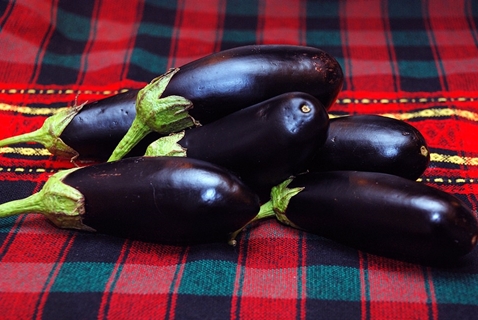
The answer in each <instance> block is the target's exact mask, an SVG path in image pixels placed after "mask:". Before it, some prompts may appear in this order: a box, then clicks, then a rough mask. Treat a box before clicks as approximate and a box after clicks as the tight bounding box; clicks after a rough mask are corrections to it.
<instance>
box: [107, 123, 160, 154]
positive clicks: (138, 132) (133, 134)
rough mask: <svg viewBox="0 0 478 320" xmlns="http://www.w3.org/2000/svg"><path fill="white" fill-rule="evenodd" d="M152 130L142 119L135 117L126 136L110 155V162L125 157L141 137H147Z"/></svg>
mask: <svg viewBox="0 0 478 320" xmlns="http://www.w3.org/2000/svg"><path fill="white" fill-rule="evenodd" d="M151 132H152V130H151V129H150V128H149V127H148V126H147V125H145V124H144V123H143V122H142V121H141V119H139V118H137V117H136V118H134V120H133V123H132V124H131V127H130V128H129V130H128V131H127V132H126V134H125V136H124V137H123V138H122V139H121V141H120V142H119V143H118V145H117V146H116V148H115V149H114V150H113V153H112V154H111V155H110V158H109V159H108V162H111V161H116V160H120V159H121V158H123V157H124V156H125V155H126V154H127V153H128V152H129V151H131V149H133V148H134V146H136V145H137V144H138V143H139V142H140V141H141V139H143V138H144V137H146V135H148V133H151Z"/></svg>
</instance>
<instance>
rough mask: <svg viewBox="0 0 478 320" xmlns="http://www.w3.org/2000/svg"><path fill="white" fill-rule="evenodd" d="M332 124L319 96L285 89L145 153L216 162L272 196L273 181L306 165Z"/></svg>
mask: <svg viewBox="0 0 478 320" xmlns="http://www.w3.org/2000/svg"><path fill="white" fill-rule="evenodd" d="M328 123H329V117H328V114H327V111H326V110H325V108H324V106H323V105H322V104H321V103H320V101H319V100H317V99H316V98H314V97H313V96H311V95H309V94H306V93H302V92H291V93H284V94H282V95H279V96H277V97H274V98H271V99H268V100H266V101H264V102H260V103H258V104H256V105H254V106H251V107H248V108H245V109H242V110H239V111H236V112H234V113H232V114H230V115H228V116H225V117H223V118H221V119H219V120H217V121H214V122H212V123H209V124H207V125H205V126H200V127H195V128H191V129H187V130H183V131H181V132H179V133H175V134H172V135H170V136H167V137H162V138H160V139H158V140H157V141H155V142H153V143H152V144H151V145H150V147H149V148H148V149H147V152H146V155H154V156H172V155H174V156H187V157H191V158H195V159H201V160H204V161H209V162H212V163H215V164H217V165H220V166H223V167H225V168H227V169H229V170H231V171H233V172H234V173H235V174H237V175H238V176H239V177H240V178H241V179H242V180H243V181H244V182H245V183H246V184H247V185H249V186H250V187H251V188H252V189H253V190H254V191H255V192H256V193H258V194H259V196H260V197H261V199H263V200H269V195H270V189H271V188H272V187H273V186H275V185H277V184H279V183H280V182H281V181H284V180H285V179H287V178H289V177H291V176H293V175H296V174H299V173H301V172H303V171H304V170H306V168H307V165H308V163H309V162H310V160H311V158H312V156H313V155H314V154H315V152H316V151H317V149H318V148H319V147H320V146H321V145H322V144H323V143H324V141H325V138H326V136H327V129H328Z"/></svg>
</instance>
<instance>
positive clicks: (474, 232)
mask: <svg viewBox="0 0 478 320" xmlns="http://www.w3.org/2000/svg"><path fill="white" fill-rule="evenodd" d="M342 85H343V73H342V69H341V67H340V65H339V63H338V62H337V60H336V59H334V57H332V56H331V55H330V54H328V53H327V52H324V51H323V50H320V49H317V48H312V47H304V46H290V45H252V46H243V47H237V48H233V49H230V50H225V51H221V52H218V53H215V54H212V55H209V56H206V57H204V58H201V59H198V60H196V61H193V62H191V63H188V64H186V65H184V66H182V67H179V68H174V69H171V70H169V71H167V72H166V73H165V74H163V75H161V76H159V77H158V78H156V79H154V80H153V81H151V83H149V84H148V85H146V86H145V87H144V88H142V89H140V90H131V91H128V92H125V93H120V94H117V95H114V96H111V97H108V98H105V99H102V100H99V101H96V102H92V103H86V104H83V105H79V106H74V107H72V108H68V109H64V110H63V111H61V112H58V113H57V114H55V115H53V116H51V117H50V118H48V119H46V121H45V123H44V125H43V126H42V127H41V128H40V129H38V130H36V131H34V132H29V133H25V134H22V135H19V136H15V137H10V138H7V139H4V140H1V141H0V146H6V145H10V144H18V143H27V142H35V143H41V144H43V145H44V146H45V147H46V148H47V149H48V150H49V151H50V152H51V153H52V154H54V155H56V156H59V157H69V158H70V159H71V160H72V161H73V162H75V163H77V162H78V160H93V161H94V163H93V164H91V163H89V164H86V165H84V166H81V165H78V166H77V167H75V168H72V169H68V170H62V171H59V172H57V173H55V174H54V175H52V176H51V177H50V178H49V179H48V180H47V182H46V183H45V184H44V186H43V188H42V189H41V190H40V191H39V192H38V193H35V194H33V195H31V196H29V197H27V198H25V199H18V200H14V201H11V202H7V203H4V204H1V205H0V217H7V216H12V215H17V214H23V213H40V214H44V215H45V216H46V217H47V218H48V219H49V220H50V221H52V222H53V223H54V224H55V225H56V226H58V227H61V228H70V229H77V230H83V231H89V232H101V233H105V234H111V235H115V236H120V237H127V238H131V239H137V240H143V241H151V242H159V243H168V244H169V243H170V244H192V243H198V242H209V241H229V242H230V243H232V244H234V243H235V238H236V237H237V235H238V233H239V232H240V231H241V230H243V229H244V228H245V227H246V226H249V225H251V224H254V223H257V222H258V221H261V220H262V219H266V218H269V217H276V218H277V220H278V221H280V222H281V223H283V224H285V225H288V226H291V227H293V228H298V229H301V230H304V231H307V232H310V233H314V234H317V235H319V236H323V237H327V238H329V239H332V240H335V241H337V242H340V243H342V244H345V245H349V246H352V247H354V248H356V249H359V250H363V251H365V252H369V253H372V254H378V255H383V256H385V257H390V258H395V259H400V260H405V261H413V262H419V263H436V262H448V261H454V260H457V259H459V258H460V257H462V256H464V255H466V254H468V253H470V252H471V251H472V250H473V248H474V247H475V245H476V243H477V239H478V222H477V219H476V216H475V213H474V212H473V211H472V210H471V209H470V208H468V207H467V206H466V205H465V204H464V203H463V202H461V201H460V200H459V199H458V198H456V197H454V196H453V195H451V194H448V193H445V192H443V191H441V190H439V189H436V188H432V187H430V186H427V185H425V184H423V183H419V182H417V181H416V179H417V178H418V177H420V176H421V175H422V174H423V173H424V171H425V170H426V168H427V166H428V163H429V161H430V155H429V151H428V147H427V144H426V141H425V139H424V137H423V135H422V134H421V133H420V132H419V131H418V130H417V129H416V128H415V127H413V126H411V125H410V124H408V123H406V122H404V121H400V120H396V119H392V118H387V117H383V116H379V115H351V116H341V117H334V118H332V117H329V113H328V110H329V109H330V108H331V106H332V105H333V104H334V102H335V100H336V99H337V96H338V95H339V93H340V91H341V89H342Z"/></svg>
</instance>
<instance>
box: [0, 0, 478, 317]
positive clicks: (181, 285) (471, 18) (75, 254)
mask: <svg viewBox="0 0 478 320" xmlns="http://www.w3.org/2000/svg"><path fill="white" fill-rule="evenodd" d="M477 25H478V3H477V2H476V1H473V0H436V1H435V0H421V1H412V0H407V1H404V0H400V1H398V0H397V1H394V0H388V1H379V0H340V1H318V0H313V1H312V0H311V1H306V0H291V1H284V0H207V1H193V0H178V1H166V0H116V1H102V0H94V1H70V0H10V1H8V0H7V1H0V123H1V126H0V139H2V138H6V137H10V136H13V135H18V134H21V133H24V132H29V131H33V130H34V129H37V128H39V127H40V126H41V125H42V123H43V122H44V121H45V119H46V117H48V116H50V115H52V114H54V113H55V112H57V111H58V110H59V109H60V108H64V107H71V106H73V105H75V104H81V103H84V102H87V101H89V102H91V101H95V100H99V99H102V98H105V97H107V96H110V95H114V94H117V93H120V92H124V91H128V90H131V89H138V88H141V87H143V86H144V85H145V84H146V83H148V82H149V81H150V80H151V79H153V78H155V77H156V76H158V75H160V74H162V73H163V72H165V71H166V70H167V69H168V68H170V67H179V66H181V65H183V64H185V63H187V62H189V61H192V60H194V59H197V58H200V57H202V56H205V55H207V54H210V53H213V52H217V51H220V50H224V49H228V48H232V47H236V46H241V45H247V44H277V43H281V44H297V45H309V46H315V47H319V48H321V49H324V50H325V51H327V52H329V53H331V54H332V55H333V56H335V57H336V58H337V60H338V61H339V62H340V64H341V66H342V68H343V70H344V75H345V82H344V87H343V91H342V92H341V94H340V95H339V98H338V100H337V102H336V103H335V105H334V106H332V108H331V109H330V113H331V114H332V115H349V114H350V115H353V114H381V115H387V116H390V117H394V118H397V119H401V120H403V121H406V122H409V123H411V124H412V125H414V126H415V127H416V128H417V129H419V130H420V131H421V132H422V134H423V135H424V136H425V138H426V139H427V142H428V144H429V147H430V151H431V163H430V166H429V168H428V169H427V171H426V172H425V173H424V174H423V176H422V177H420V178H419V180H418V181H419V182H420V183H424V184H428V185H431V186H434V187H437V188H439V189H442V190H444V191H447V192H449V193H451V194H453V195H456V196H457V197H459V198H460V199H461V200H463V201H464V202H465V203H466V204H467V205H469V206H470V208H472V209H473V210H474V211H475V212H476V211H477V210H478V199H477V194H478V142H477V139H476V133H477V132H478V28H477ZM84 164H85V165H87V163H84ZM73 166H74V164H73V163H71V162H70V161H69V160H68V159H64V158H60V157H56V156H52V155H51V154H50V153H49V152H48V151H47V150H46V149H45V148H44V147H43V146H42V145H40V144H36V143H25V144H19V145H12V146H8V147H2V148H0V202H2V203H3V202H6V201H10V200H14V199H19V198H23V197H26V196H28V195H30V194H33V193H34V192H37V191H38V190H39V189H40V188H41V187H42V185H43V184H44V182H45V181H46V180H47V179H48V177H49V176H50V175H51V174H53V173H55V172H57V171H59V170H62V169H67V168H72V167H73ZM0 274H1V276H0V310H1V311H0V318H1V319H476V315H477V313H478V298H477V297H478V251H476V250H475V251H473V252H472V253H471V254H470V255H469V256H467V258H466V259H464V261H463V262H462V263H461V264H460V265H458V266H456V267H453V268H438V267H430V266H425V265H420V264H412V263H405V262H400V261H396V260H391V259H387V258H383V257H379V256H375V255H371V254H368V253H365V252H361V251H357V250H355V249H352V248H349V247H346V246H343V245H340V244H338V243H335V242H333V241H330V240H328V239H325V238H322V237H319V236H316V235H312V234H308V233H305V232H302V231H298V230H295V229H292V228H287V227H285V226H283V225H280V224H279V223H277V222H276V221H274V220H266V221H264V222H262V223H260V224H257V225H253V226H251V227H248V228H246V230H245V231H244V232H243V233H242V234H241V235H240V236H239V238H238V243H237V246H235V247H231V246H229V245H228V244H226V243H210V244H200V245H191V246H170V245H162V244H153V243H145V242H139V241H132V240H128V239H122V238H116V237H112V236H107V235H102V234H88V233H81V232H76V231H68V230H61V229H58V228H56V227H54V226H53V225H52V224H50V223H49V222H48V221H47V219H46V218H44V217H43V216H41V215H35V214H32V215H20V216H16V217H8V218H4V219H1V220H0Z"/></svg>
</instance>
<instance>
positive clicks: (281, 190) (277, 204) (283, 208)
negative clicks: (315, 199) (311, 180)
mask: <svg viewBox="0 0 478 320" xmlns="http://www.w3.org/2000/svg"><path fill="white" fill-rule="evenodd" d="M292 180H293V179H287V180H285V181H284V182H282V183H281V184H279V185H277V186H275V187H273V188H272V190H271V202H272V207H273V210H274V212H275V215H276V218H277V220H279V222H281V223H283V224H285V225H288V226H291V227H293V228H297V229H301V228H300V227H299V226H297V225H295V224H294V223H293V222H292V221H290V220H289V218H287V215H286V212H287V207H288V206H289V202H290V200H291V199H292V197H294V196H295V195H297V194H298V193H299V192H301V191H302V190H304V188H303V187H297V188H288V186H289V184H290V183H291V182H292Z"/></svg>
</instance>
